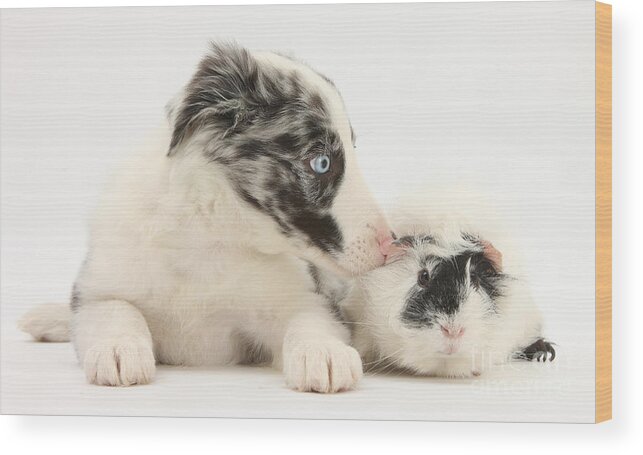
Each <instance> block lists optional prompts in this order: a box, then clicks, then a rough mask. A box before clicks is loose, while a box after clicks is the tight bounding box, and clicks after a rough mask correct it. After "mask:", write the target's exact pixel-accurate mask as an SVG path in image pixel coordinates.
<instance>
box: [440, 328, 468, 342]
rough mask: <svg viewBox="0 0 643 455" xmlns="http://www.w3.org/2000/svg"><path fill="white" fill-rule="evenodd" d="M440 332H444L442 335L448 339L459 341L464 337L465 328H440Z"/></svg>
mask: <svg viewBox="0 0 643 455" xmlns="http://www.w3.org/2000/svg"><path fill="white" fill-rule="evenodd" d="M440 330H442V335H444V336H445V337H447V338H452V339H457V338H460V337H461V336H462V335H464V327H460V326H458V327H454V326H451V325H449V326H443V325H441V326H440Z"/></svg>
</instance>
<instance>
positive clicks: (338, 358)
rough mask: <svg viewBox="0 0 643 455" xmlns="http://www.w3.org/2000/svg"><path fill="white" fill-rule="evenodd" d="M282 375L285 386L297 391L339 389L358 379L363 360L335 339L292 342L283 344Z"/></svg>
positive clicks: (353, 383)
mask: <svg viewBox="0 0 643 455" xmlns="http://www.w3.org/2000/svg"><path fill="white" fill-rule="evenodd" d="M284 374H285V375H286V383H287V384H288V386H289V387H291V388H293V389H295V390H298V391H300V392H321V393H334V392H341V391H344V390H349V389H352V388H353V387H354V386H355V384H357V382H358V381H359V380H360V379H361V377H362V361H361V359H360V357H359V354H358V353H357V351H356V350H355V349H353V348H352V347H350V346H348V345H346V344H344V343H342V342H340V341H337V340H332V341H329V342H325V343H323V342H294V343H291V344H290V345H289V346H284Z"/></svg>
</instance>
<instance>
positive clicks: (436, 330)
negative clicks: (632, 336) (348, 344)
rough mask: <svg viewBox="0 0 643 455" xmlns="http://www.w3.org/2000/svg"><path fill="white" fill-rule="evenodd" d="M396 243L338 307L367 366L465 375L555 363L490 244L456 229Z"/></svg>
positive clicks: (525, 298)
mask: <svg viewBox="0 0 643 455" xmlns="http://www.w3.org/2000/svg"><path fill="white" fill-rule="evenodd" d="M395 243H396V246H397V251H396V252H395V253H393V254H391V255H390V256H389V259H388V261H387V263H386V264H385V265H384V266H383V267H380V268H378V269H375V270H374V271H372V272H370V273H368V274H367V275H365V276H364V277H362V278H361V279H360V281H359V282H357V283H355V285H354V286H353V289H352V290H351V291H350V293H349V295H348V296H347V298H345V299H344V300H343V301H342V303H341V310H342V313H343V316H344V317H345V318H346V319H347V322H348V323H349V324H350V325H351V327H352V331H353V344H354V346H355V348H356V349H357V350H358V351H359V352H360V354H361V356H362V358H363V360H364V366H365V368H366V369H376V370H377V369H380V370H388V369H393V368H395V369H404V370H408V371H410V372H413V373H415V374H422V375H431V376H443V377H470V376H477V375H479V374H480V373H482V372H483V371H484V370H486V369H487V368H489V367H490V366H493V365H495V364H498V363H502V362H504V361H507V360H509V359H512V358H522V359H526V360H542V361H545V360H547V359H549V360H553V359H554V357H555V351H554V348H553V346H552V344H551V343H549V342H548V341H545V340H544V339H543V335H542V319H541V315H540V312H539V310H538V308H536V306H535V305H534V304H533V302H532V299H531V297H530V295H529V292H528V290H527V289H526V286H525V285H524V283H523V282H522V281H521V280H519V279H516V278H514V277H512V276H511V275H510V274H509V273H508V271H506V270H503V266H502V255H501V254H500V252H499V251H497V250H496V249H495V248H494V247H493V246H492V244H491V243H489V242H488V241H486V240H483V239H482V238H480V237H479V235H477V234H476V233H473V232H465V231H463V230H462V229H460V228H459V227H458V226H454V225H441V226H438V228H436V229H427V230H425V231H424V232H423V233H420V234H418V233H413V234H410V235H406V236H403V237H400V238H399V239H398V240H397V241H396V242H395Z"/></svg>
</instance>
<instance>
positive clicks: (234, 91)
mask: <svg viewBox="0 0 643 455" xmlns="http://www.w3.org/2000/svg"><path fill="white" fill-rule="evenodd" d="M168 111H169V112H168V114H169V119H170V125H171V128H170V129H169V130H168V132H167V135H166V136H165V137H164V138H162V139H161V141H160V143H159V144H158V146H155V147H152V150H151V152H150V153H146V154H144V156H141V157H140V158H136V159H132V160H131V161H129V162H128V163H127V166H126V169H125V170H124V172H123V173H122V174H121V175H120V177H119V179H118V180H117V181H116V182H115V183H114V184H113V185H112V186H110V187H109V189H108V191H107V194H106V196H105V198H104V200H103V201H102V203H101V205H100V208H99V210H98V213H97V216H96V217H95V219H94V221H93V224H92V229H91V240H90V246H89V251H88V254H87V258H86V260H85V263H84V264H83V266H82V268H81V271H80V274H79V276H78V279H77V281H76V283H75V286H74V291H73V296H72V302H71V330H70V333H71V338H72V340H73V342H74V343H75V347H76V350H77V353H78V357H79V360H80V362H81V363H82V365H83V366H84V369H85V373H86V375H87V379H88V380H89V381H90V382H91V383H95V384H101V385H131V384H144V383H147V382H149V381H150V380H151V379H152V378H153V376H154V372H155V364H156V363H157V362H158V363H163V364H171V365H220V364H229V363H240V362H248V361H256V360H262V361H270V362H272V364H273V365H274V366H275V367H277V368H282V369H283V371H284V374H285V376H286V381H287V384H288V385H289V386H290V387H292V388H294V389H296V390H301V391H317V392H336V391H340V390H345V389H349V388H351V387H352V386H353V385H354V384H355V383H356V382H357V381H358V380H359V378H360V377H361V374H362V364H361V361H360V357H359V355H358V353H357V352H356V351H355V350H354V349H353V348H352V347H350V346H349V345H348V343H349V341H350V335H349V333H348V330H347V329H346V328H345V327H343V326H342V324H341V323H340V322H339V321H338V320H336V318H335V315H334V313H333V310H332V308H330V307H329V304H328V301H327V299H325V298H324V297H323V296H322V295H320V294H319V293H317V292H315V280H314V276H313V275H315V276H318V275H319V273H325V272H321V271H322V270H324V271H326V272H330V273H331V274H334V275H343V276H351V275H358V274H361V273H363V272H365V271H368V270H370V269H373V268H374V267H377V266H379V265H382V264H383V263H384V260H385V255H386V254H387V248H388V247H389V245H390V243H391V241H392V239H391V238H390V231H389V228H388V226H387V223H386V221H385V219H384V217H383V216H382V214H381V212H380V211H379V209H378V207H377V205H376V204H375V202H374V200H373V199H372V197H371V196H370V194H369V191H368V189H367V187H366V185H365V183H364V181H363V179H362V177H361V175H360V173H359V170H358V167H357V162H356V158H355V153H354V144H353V140H354V136H353V133H352V128H351V124H350V122H349V119H348V117H347V115H346V113H345V110H344V106H343V102H342V99H341V97H340V95H339V93H338V92H337V90H336V88H335V87H334V85H333V83H332V82H331V81H330V80H329V79H327V78H326V77H324V76H322V75H320V74H318V73H317V72H315V71H314V70H312V69H311V68H309V67H308V66H305V65H304V64H302V63H299V62H296V61H293V60H291V59H289V58H286V57H283V56H280V55H276V54H273V53H258V52H250V51H248V50H246V49H243V48H241V47H239V46H237V45H232V44H217V45H213V47H212V49H211V51H210V52H209V53H208V54H207V55H206V56H205V57H204V58H203V60H202V61H201V63H200V65H199V67H198V70H197V71H196V74H195V75H194V77H193V78H192V80H191V81H190V82H189V83H188V85H187V86H186V87H185V89H184V91H183V92H182V94H181V96H179V97H178V98H177V100H176V101H175V102H173V103H172V104H171V106H169V108H168ZM168 146H169V147H168ZM311 270H314V271H315V273H314V274H311ZM53 311H54V312H53V313H52V309H51V308H47V307H42V308H41V309H36V310H34V311H32V312H31V313H29V314H28V315H27V316H26V318H25V319H24V320H23V323H22V326H23V328H24V329H25V330H27V331H28V332H30V333H31V334H32V335H34V336H35V337H36V338H38V339H59V340H60V339H61V338H64V333H65V332H64V327H63V326H64V315H63V314H62V313H55V312H56V311H58V310H53ZM52 316H55V317H57V318H58V319H56V318H55V317H54V318H52ZM54 320H57V321H59V322H61V324H62V325H61V324H57V323H55V322H52V321H54ZM57 331H58V332H57ZM61 331H62V332H61Z"/></svg>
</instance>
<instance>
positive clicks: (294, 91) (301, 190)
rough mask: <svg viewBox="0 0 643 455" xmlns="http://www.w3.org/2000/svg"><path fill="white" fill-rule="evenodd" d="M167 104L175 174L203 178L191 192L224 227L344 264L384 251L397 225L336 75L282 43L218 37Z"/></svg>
mask: <svg viewBox="0 0 643 455" xmlns="http://www.w3.org/2000/svg"><path fill="white" fill-rule="evenodd" d="M168 111H169V118H170V123H171V124H172V127H173V133H172V138H171V144H170V150H169V153H168V156H169V157H170V159H171V160H172V163H173V166H174V168H175V172H174V173H173V175H174V176H179V177H181V178H183V180H185V181H186V182H187V184H188V185H189V186H190V187H191V188H192V187H198V189H199V190H198V191H195V190H191V192H190V194H197V195H198V197H199V198H200V200H202V201H203V202H202V203H201V205H202V206H203V207H204V209H203V210H202V212H207V211H211V212H213V213H215V214H216V216H217V217H218V218H217V223H218V224H217V225H216V227H217V235H218V236H222V235H223V234H224V233H225V232H230V233H231V235H233V236H234V240H235V241H238V242H240V243H245V244H248V243H252V245H251V246H252V247H253V248H255V249H258V250H260V251H262V252H266V253H281V252H288V253H292V254H294V255H297V256H299V257H301V258H303V259H306V260H308V261H310V262H312V263H314V264H315V265H318V266H322V267H327V268H330V269H333V270H334V271H338V272H339V273H342V274H345V275H358V274H361V273H363V272H365V271H368V270H370V269H372V268H374V267H377V266H380V265H382V264H383V263H384V259H385V255H386V252H387V248H388V246H389V245H390V243H391V241H392V238H391V235H390V229H389V228H388V225H387V222H386V220H385V218H384V216H383V214H382V213H381V211H380V209H379V207H378V205H377V204H376V202H375V200H374V198H372V196H371V194H370V192H369V190H368V187H367V186H366V184H365V181H364V179H363V178H362V175H361V173H360V170H359V167H358V163H357V158H356V156H355V147H354V142H355V135H354V134H353V129H352V127H351V123H350V121H349V118H348V115H347V113H346V111H345V109H344V103H343V101H342V98H341V96H340V94H339V92H338V91H337V88H336V87H335V85H334V84H333V83H332V82H331V81H330V80H329V79H328V78H326V77H325V76H322V75H320V74H319V73H317V72H316V71H314V70H313V69H311V68H310V67H308V66H306V65H304V64H302V63H300V62H297V61H295V60H292V59H290V58H286V57H284V56H281V55H276V54H273V53H267V52H251V51H249V50H247V49H244V48H242V47H240V46H237V45H234V44H218V45H213V46H212V49H211V51H210V52H209V53H208V54H207V55H206V56H205V57H204V58H203V60H202V61H201V63H200V65H199V68H198V69H197V71H196V73H195V75H194V76H193V78H192V80H191V81H190V82H189V84H188V85H187V87H186V89H185V91H184V93H183V94H182V95H181V96H179V97H178V98H177V99H176V100H175V102H174V103H173V104H172V105H171V106H170V107H169V109H168ZM222 187H225V188H223V190H221V188H222ZM222 191H227V193H226V194H229V195H230V196H229V197H228V200H230V201H232V202H230V203H229V204H228V205H225V204H223V203H222V198H221V197H220V194H221V193H222ZM210 195H212V196H211V198H214V195H216V196H217V197H218V199H217V200H213V201H211V200H210V199H208V197H210ZM192 197H193V198H194V197H196V196H192ZM225 221H229V222H230V223H234V225H233V226H231V227H230V228H227V229H222V228H221V227H220V225H221V223H222V222H225ZM213 225H214V223H213ZM246 232H248V233H249V234H247V235H245V234H244V233H246ZM244 235H245V236H244Z"/></svg>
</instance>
